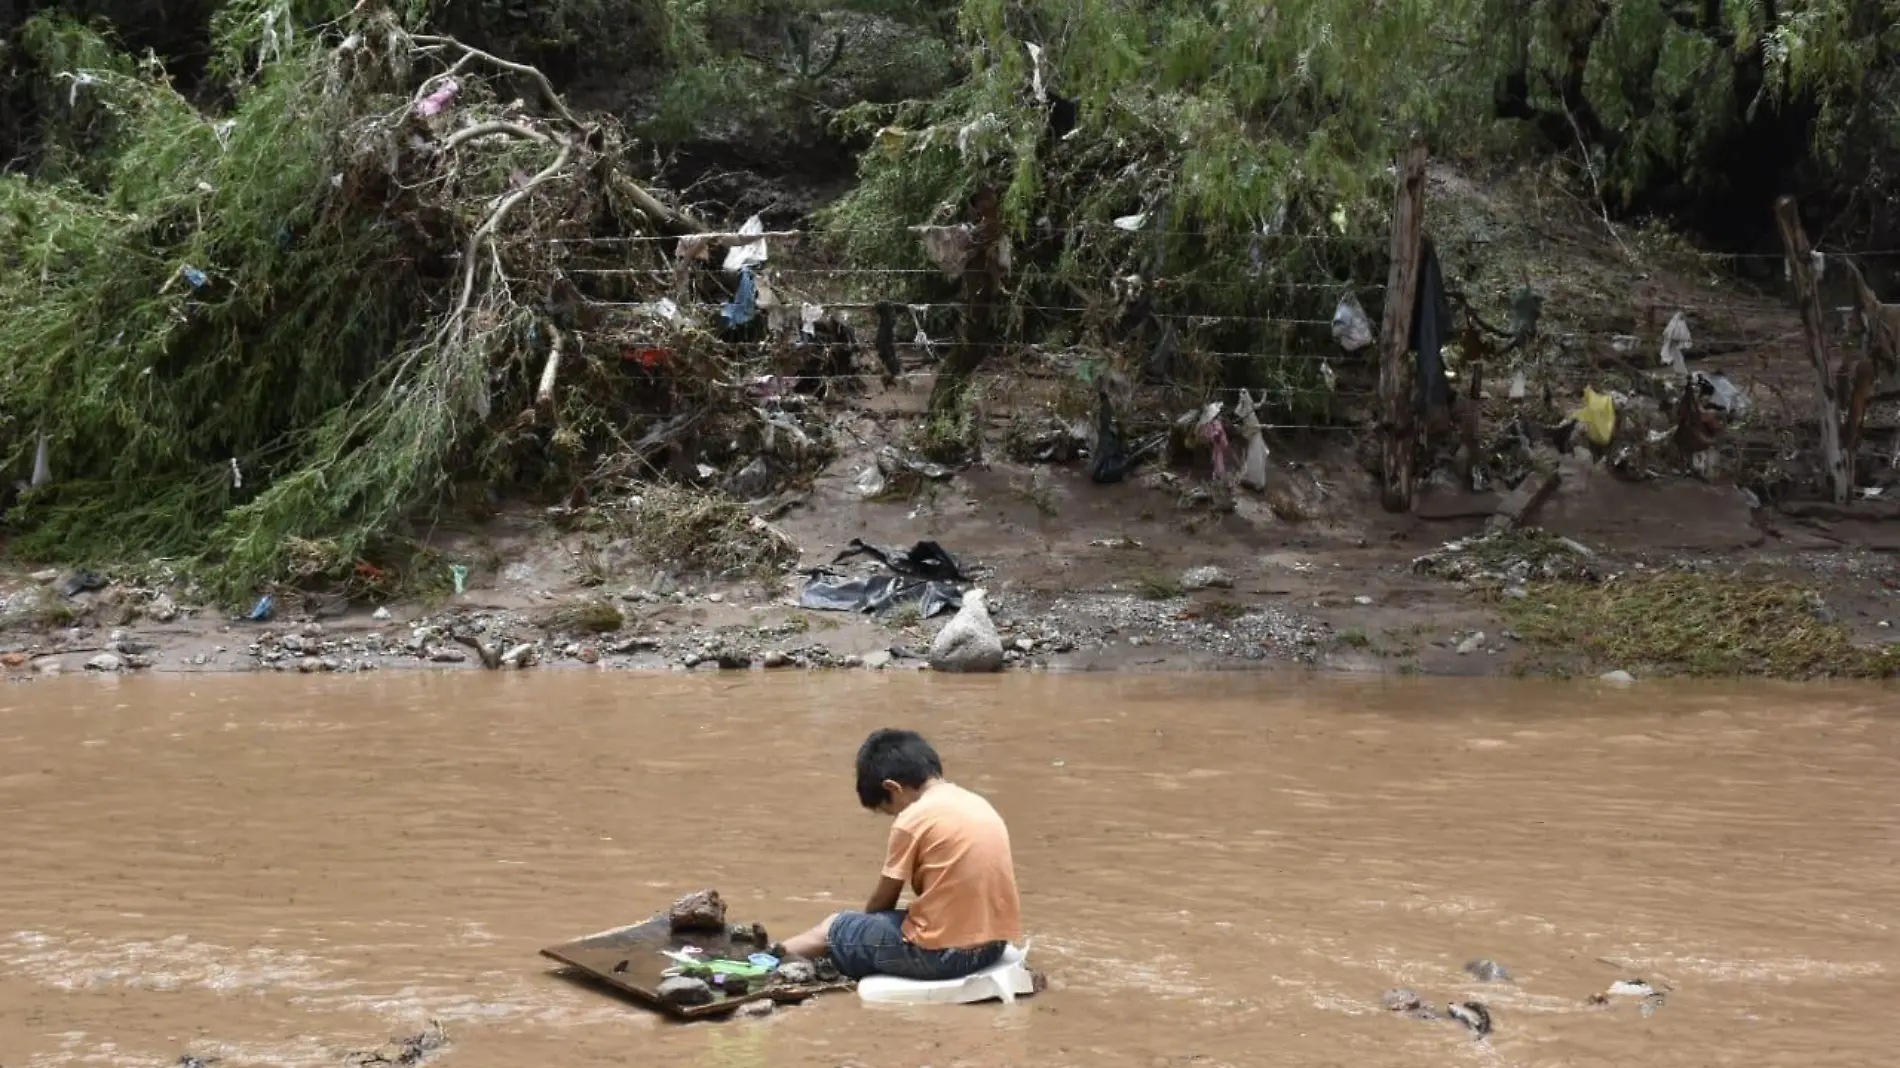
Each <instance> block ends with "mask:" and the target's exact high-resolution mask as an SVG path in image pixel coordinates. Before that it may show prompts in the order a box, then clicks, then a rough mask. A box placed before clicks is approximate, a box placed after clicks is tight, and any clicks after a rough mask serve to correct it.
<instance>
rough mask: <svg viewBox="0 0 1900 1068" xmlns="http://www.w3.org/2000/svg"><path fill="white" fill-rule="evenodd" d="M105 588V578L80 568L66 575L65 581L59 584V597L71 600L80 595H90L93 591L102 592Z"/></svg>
mask: <svg viewBox="0 0 1900 1068" xmlns="http://www.w3.org/2000/svg"><path fill="white" fill-rule="evenodd" d="M105 587H106V580H105V576H103V575H100V574H97V573H96V572H92V571H87V570H86V569H84V568H81V569H79V570H78V571H75V572H73V573H72V574H70V575H67V576H66V580H65V581H64V582H61V583H60V584H59V595H60V596H61V597H64V598H66V599H67V600H71V599H73V598H74V597H77V596H79V595H80V594H82V593H90V592H92V591H93V590H103V589H105Z"/></svg>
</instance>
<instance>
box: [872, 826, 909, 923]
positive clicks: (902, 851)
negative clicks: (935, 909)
mask: <svg viewBox="0 0 1900 1068" xmlns="http://www.w3.org/2000/svg"><path fill="white" fill-rule="evenodd" d="M916 863H917V836H916V835H914V834H912V833H911V832H910V831H908V830H905V829H903V828H901V827H892V828H891V843H890V847H889V848H888V850H887V851H886V852H885V854H884V870H883V871H882V872H880V873H879V874H878V880H877V889H876V890H873V891H871V900H869V901H867V902H865V905H864V911H866V912H889V911H891V910H892V909H894V908H896V907H897V899H898V898H900V897H902V896H903V894H904V884H905V883H907V882H909V881H910V875H911V870H912V868H914V867H915V866H916Z"/></svg>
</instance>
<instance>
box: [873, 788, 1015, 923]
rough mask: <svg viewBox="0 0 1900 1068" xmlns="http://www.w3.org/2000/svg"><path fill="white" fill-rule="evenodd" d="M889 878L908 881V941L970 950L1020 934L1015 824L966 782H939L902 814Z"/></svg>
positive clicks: (888, 861) (887, 870) (895, 828)
mask: <svg viewBox="0 0 1900 1068" xmlns="http://www.w3.org/2000/svg"><path fill="white" fill-rule="evenodd" d="M884 877H885V878H887V879H896V880H899V881H900V882H903V883H905V884H907V885H909V887H910V890H911V894H912V895H913V896H912V899H911V903H910V916H909V918H907V919H906V920H905V921H904V939H905V940H906V941H908V942H909V943H910V944H912V945H914V946H918V947H920V948H923V949H970V948H974V947H976V946H982V945H987V944H988V943H991V942H1020V941H1021V939H1022V934H1023V932H1022V902H1021V900H1020V899H1019V898H1018V897H1017V896H1016V870H1015V865H1014V863H1013V862H1012V861H1011V859H1010V853H1009V828H1008V827H1005V826H1004V825H1003V817H1001V816H999V815H997V814H996V809H994V808H992V807H990V803H989V802H988V801H985V800H984V799H983V798H982V797H980V796H978V795H976V794H973V793H971V792H970V791H968V790H965V789H964V788H963V787H961V786H957V785H956V784H954V783H948V782H944V783H938V784H937V785H936V786H933V787H931V788H930V789H928V790H926V791H924V795H923V796H922V797H920V798H918V799H917V800H916V801H915V802H913V803H912V804H911V806H910V807H909V808H907V809H905V810H904V811H903V812H900V813H898V816H897V819H896V821H895V822H893V823H892V824H891V846H890V854H889V855H888V856H887V857H886V859H885V861H884Z"/></svg>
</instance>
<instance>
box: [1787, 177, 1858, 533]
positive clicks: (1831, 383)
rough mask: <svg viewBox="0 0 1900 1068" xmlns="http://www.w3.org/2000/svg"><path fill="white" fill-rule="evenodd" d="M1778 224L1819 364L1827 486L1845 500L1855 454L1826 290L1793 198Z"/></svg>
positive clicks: (1812, 355) (1812, 359)
mask: <svg viewBox="0 0 1900 1068" xmlns="http://www.w3.org/2000/svg"><path fill="white" fill-rule="evenodd" d="M1775 225H1776V227H1778V228H1779V229H1780V230H1781V244H1782V247H1783V248H1784V249H1785V250H1786V251H1787V256H1788V277H1789V278H1791V279H1793V280H1794V295H1795V299H1796V300H1797V301H1799V302H1800V304H1801V333H1802V334H1803V335H1804V336H1805V338H1806V340H1807V345H1808V362H1809V363H1810V364H1812V365H1813V366H1814V385H1815V397H1816V399H1817V400H1818V401H1819V404H1820V412H1819V415H1820V419H1819V422H1820V425H1821V458H1822V459H1823V461H1825V462H1826V464H1827V479H1828V488H1829V490H1831V491H1832V495H1833V498H1834V503H1835V504H1846V503H1847V499H1848V497H1849V496H1850V495H1851V494H1852V493H1853V491H1854V458H1853V457H1852V456H1849V455H1848V454H1847V452H1846V450H1844V449H1842V448H1841V395H1840V385H1839V377H1838V376H1837V375H1836V374H1835V372H1834V361H1833V360H1832V359H1830V358H1829V357H1828V349H1827V318H1826V316H1825V315H1824V314H1823V313H1822V310H1821V294H1820V292H1819V291H1818V290H1817V289H1816V288H1815V279H1814V260H1813V254H1814V250H1813V248H1812V247H1811V246H1809V244H1808V235H1807V231H1805V230H1803V229H1802V228H1801V216H1800V213H1799V212H1798V211H1796V210H1795V203H1794V198H1793V197H1781V198H1779V199H1777V200H1776V201H1775Z"/></svg>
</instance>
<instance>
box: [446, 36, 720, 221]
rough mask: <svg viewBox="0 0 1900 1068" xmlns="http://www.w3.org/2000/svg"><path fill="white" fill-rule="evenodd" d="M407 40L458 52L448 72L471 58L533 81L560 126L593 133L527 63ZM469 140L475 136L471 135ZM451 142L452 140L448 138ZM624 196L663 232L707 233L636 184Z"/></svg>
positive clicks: (449, 42)
mask: <svg viewBox="0 0 1900 1068" xmlns="http://www.w3.org/2000/svg"><path fill="white" fill-rule="evenodd" d="M410 40H411V41H414V42H415V43H417V44H418V45H422V46H425V47H426V46H434V47H449V48H459V49H461V50H462V53H463V55H462V57H461V58H460V59H458V60H456V62H455V64H454V66H452V67H451V68H450V69H451V70H461V69H462V67H463V64H464V62H465V61H466V60H467V59H469V58H470V57H474V58H476V59H479V60H481V61H482V62H484V63H489V64H493V65H494V66H496V67H499V68H501V69H502V70H506V71H512V72H514V73H516V74H521V75H525V76H527V77H529V78H532V79H533V80H534V83H535V85H536V86H537V87H538V88H539V89H540V90H541V95H542V97H544V98H545V99H546V100H547V102H548V106H550V107H552V108H553V109H554V110H555V112H557V113H558V114H559V115H560V117H561V120H562V121H563V122H566V123H567V124H568V125H569V126H571V127H573V128H574V131H575V132H576V133H577V134H579V135H580V136H581V137H583V138H586V137H588V136H590V135H593V134H594V133H595V131H594V129H593V127H590V126H588V125H587V124H586V123H584V122H582V121H581V120H580V118H579V117H578V116H576V115H575V114H574V112H573V111H572V110H570V109H569V108H568V106H567V104H566V103H565V102H564V101H562V100H561V94H559V93H557V92H555V91H554V83H553V82H551V81H549V80H548V76H547V75H545V74H543V73H541V71H540V69H539V68H536V67H533V66H530V65H528V64H526V63H516V62H514V61H513V60H508V59H503V58H501V57H500V56H497V55H495V54H494V53H492V52H484V51H482V50H481V49H479V48H476V47H474V46H472V45H467V44H464V43H462V42H461V41H458V40H456V39H455V38H453V37H447V36H443V35H440V34H417V35H415V36H414V37H411V38H410ZM469 136H475V135H473V134H471V135H469ZM465 139H466V138H464V140H465ZM451 140H455V139H454V138H451ZM456 143H458V144H459V143H460V141H456ZM445 147H446V146H445ZM626 194H627V196H628V197H629V198H630V199H631V200H632V201H633V202H634V206H635V207H637V208H639V209H640V210H641V211H642V212H644V213H645V214H646V215H647V216H648V217H650V218H652V219H654V220H656V221H657V222H658V223H659V224H660V225H661V226H662V227H663V228H664V229H666V230H667V231H668V232H670V233H672V234H674V235H676V236H677V235H680V234H702V233H705V232H706V230H707V229H708V227H707V226H706V224H705V223H703V222H701V221H699V220H698V219H697V218H694V217H693V216H692V215H690V214H688V213H686V212H685V211H682V210H681V209H679V208H675V207H670V206H668V205H667V204H665V203H663V202H662V201H661V200H660V198H658V197H656V196H654V195H653V194H652V193H649V192H647V191H646V189H644V188H642V187H641V186H640V185H639V183H637V182H633V181H631V180H629V181H628V182H627V183H626Z"/></svg>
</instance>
